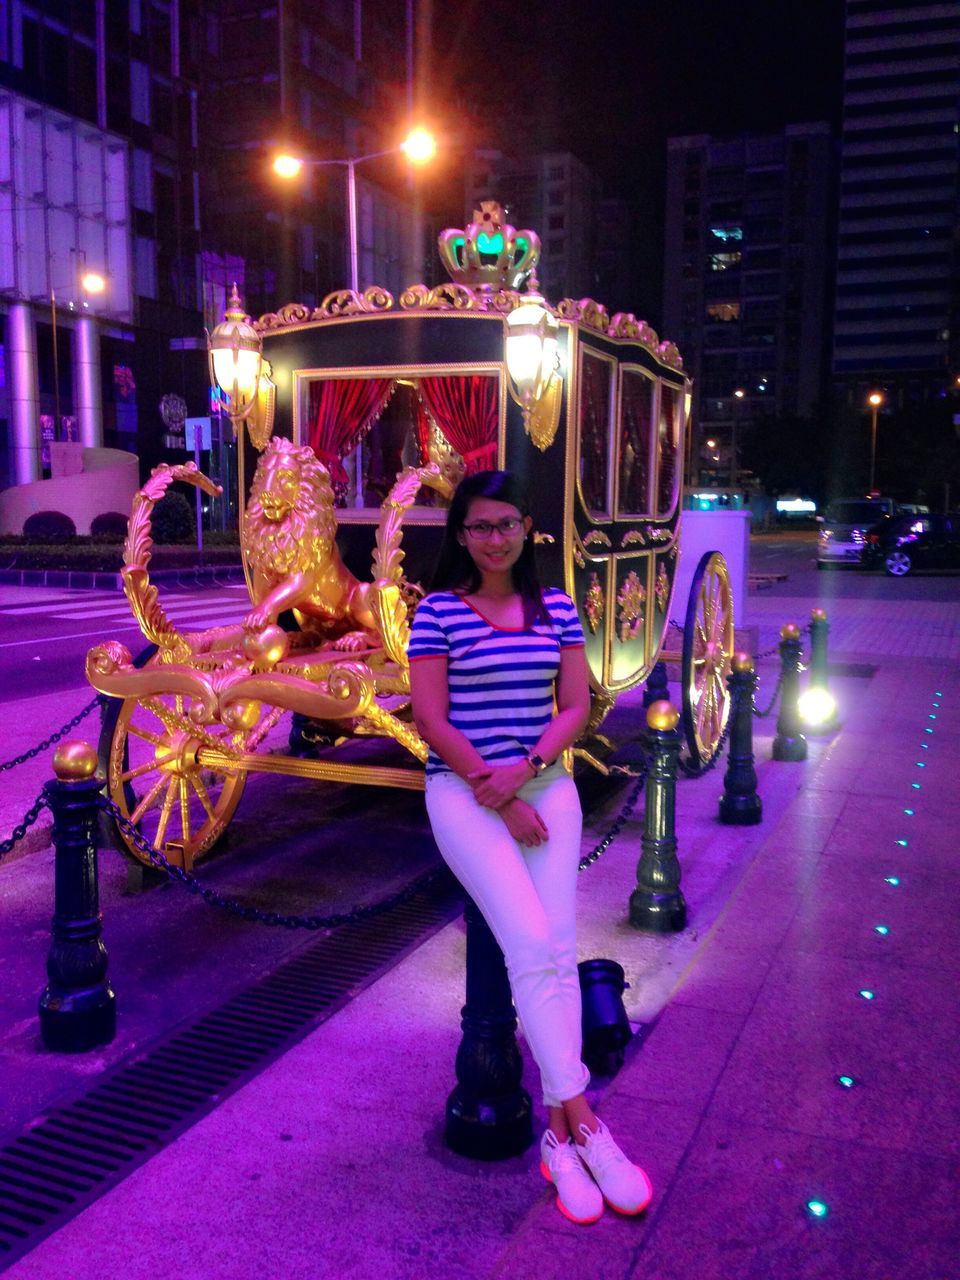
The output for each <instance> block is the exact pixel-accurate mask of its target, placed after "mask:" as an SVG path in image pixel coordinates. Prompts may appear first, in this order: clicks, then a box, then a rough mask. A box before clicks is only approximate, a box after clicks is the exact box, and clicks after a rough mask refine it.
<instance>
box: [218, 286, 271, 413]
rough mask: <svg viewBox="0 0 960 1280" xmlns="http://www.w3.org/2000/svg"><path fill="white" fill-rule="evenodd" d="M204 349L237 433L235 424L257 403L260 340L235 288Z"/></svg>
mask: <svg viewBox="0 0 960 1280" xmlns="http://www.w3.org/2000/svg"><path fill="white" fill-rule="evenodd" d="M207 347H208V350H209V353H210V381H211V383H212V384H213V387H214V389H215V390H216V391H218V392H219V393H220V395H221V396H222V398H223V400H224V403H225V405H226V409H227V413H228V415H229V417H230V421H231V422H232V423H233V430H234V434H236V431H237V424H238V422H242V421H243V420H244V418H247V417H248V416H249V415H250V413H251V412H252V410H253V408H254V405H255V404H256V403H257V392H258V390H259V387H260V374H261V371H262V368H263V340H262V338H261V337H260V334H259V333H257V331H256V329H255V328H254V327H253V325H252V324H250V322H249V321H248V320H247V317H246V312H245V311H244V309H243V304H242V303H241V301H240V295H239V293H237V286H236V285H234V286H233V288H232V289H231V291H230V298H229V301H228V302H227V309H226V311H225V312H224V313H223V320H222V321H221V322H220V324H218V325H217V327H216V328H215V329H214V331H213V333H211V334H210V336H209V339H208V341H207Z"/></svg>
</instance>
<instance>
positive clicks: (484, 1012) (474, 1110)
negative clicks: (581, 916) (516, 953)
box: [444, 898, 533, 1160]
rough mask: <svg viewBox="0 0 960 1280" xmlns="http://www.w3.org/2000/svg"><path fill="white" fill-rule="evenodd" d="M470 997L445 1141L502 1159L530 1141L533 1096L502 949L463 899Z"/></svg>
mask: <svg viewBox="0 0 960 1280" xmlns="http://www.w3.org/2000/svg"><path fill="white" fill-rule="evenodd" d="M463 917H464V920H465V921H466V925H467V1002H466V1004H465V1005H464V1006H463V1011H462V1017H461V1022H460V1026H461V1028H462V1029H463V1039H462V1040H461V1041H460V1047H459V1049H458V1050H457V1062H456V1074H457V1085H456V1088H455V1089H454V1090H453V1092H452V1093H451V1094H450V1097H449V1098H448V1099H447V1113H446V1128H445V1130H444V1140H445V1141H446V1144H447V1146H448V1147H450V1148H451V1150H453V1151H456V1152H458V1153H459V1154H460V1155H462V1156H471V1157H472V1158H473V1159H474V1160H504V1159H506V1158H507V1157H508V1156H516V1155H520V1153H521V1152H523V1151H526V1150H527V1148H528V1147H529V1146H530V1144H531V1143H532V1142H533V1119H532V1107H531V1104H530V1095H529V1093H527V1091H526V1089H524V1087H523V1084H522V1079H523V1061H522V1059H521V1057H520V1051H519V1049H518V1048H517V1038H516V1030H517V1015H516V1013H515V1011H514V1008H513V998H512V996H511V994H510V982H509V979H508V978H507V969H506V965H505V964H504V961H503V952H502V951H501V950H500V947H499V946H498V944H497V940H496V939H495V938H494V936H493V934H492V933H491V932H490V927H489V925H488V924H487V922H486V920H484V918H483V915H482V914H481V912H480V910H479V908H478V907H477V906H476V904H475V903H474V902H473V901H472V900H471V899H470V898H468V899H467V901H466V905H465V907H464V912H463Z"/></svg>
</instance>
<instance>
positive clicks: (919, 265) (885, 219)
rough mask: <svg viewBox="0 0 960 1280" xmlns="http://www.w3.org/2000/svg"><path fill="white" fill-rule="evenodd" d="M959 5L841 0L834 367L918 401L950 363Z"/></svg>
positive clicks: (957, 209)
mask: <svg viewBox="0 0 960 1280" xmlns="http://www.w3.org/2000/svg"><path fill="white" fill-rule="evenodd" d="M958 86H960V4H957V3H956V0H951V2H950V3H930V2H926V3H924V2H922V0H896V3H892V2H891V0H887V3H879V2H878V0H847V6H846V56H845V63H844V82H843V132H842V142H841V160H840V211H839V226H838V248H837V279H836V311H835V318H834V325H833V330H834V335H833V372H834V375H835V378H836V381H837V383H838V384H839V386H840V388H841V391H842V392H843V393H844V398H845V399H846V400H848V401H849V402H850V403H851V404H857V405H859V404H861V403H862V402H863V397H864V395H865V394H866V392H867V391H868V390H869V389H870V388H872V387H876V386H877V385H882V386H886V387H888V388H890V389H891V390H894V389H896V391H895V393H896V395H897V398H898V399H908V400H923V399H928V398H931V397H933V396H936V395H938V394H939V393H941V392H942V391H943V389H944V387H945V386H946V385H948V384H952V383H953V380H954V377H955V375H956V373H957V372H958V370H960V332H958V330H960V239H958V235H957V226H958V215H960V88H958Z"/></svg>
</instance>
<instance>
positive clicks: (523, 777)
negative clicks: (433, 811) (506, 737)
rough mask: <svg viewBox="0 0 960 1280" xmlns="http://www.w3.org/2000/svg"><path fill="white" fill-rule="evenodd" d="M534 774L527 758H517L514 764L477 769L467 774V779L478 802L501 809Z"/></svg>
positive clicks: (490, 807)
mask: <svg viewBox="0 0 960 1280" xmlns="http://www.w3.org/2000/svg"><path fill="white" fill-rule="evenodd" d="M532 776H533V775H532V774H531V772H530V766H529V765H528V764H527V762H526V760H517V761H514V763H513V764H500V765H487V767H486V768H485V769H477V770H475V771H474V772H473V773H468V774H467V781H468V782H469V783H470V786H471V787H472V788H473V794H474V795H475V796H476V798H477V803H478V804H482V805H485V806H486V808H488V809H501V808H503V806H504V805H505V804H506V803H507V801H508V800H512V799H513V798H514V796H515V795H516V794H517V792H518V791H519V790H520V788H521V787H522V786H523V784H524V783H525V782H529V781H530V779H531V777H532Z"/></svg>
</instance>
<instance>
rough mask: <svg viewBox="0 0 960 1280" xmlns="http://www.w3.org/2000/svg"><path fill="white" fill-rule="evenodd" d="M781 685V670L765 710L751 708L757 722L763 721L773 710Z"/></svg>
mask: <svg viewBox="0 0 960 1280" xmlns="http://www.w3.org/2000/svg"><path fill="white" fill-rule="evenodd" d="M782 684H783V671H782V670H781V671H780V672H779V673H778V675H777V683H776V684H775V685H774V687H773V695H772V696H771V698H770V701H769V703H768V704H767V707H766V709H765V710H763V711H758V710H757V708H756V707H754V708H753V714H754V715H755V716H756V717H757V719H758V720H765V719H766V718H767V716H768V715H769V714H770V712H771V711H772V710H773V708H774V707H775V706H776V705H777V698H779V696H780V686H781V685H782Z"/></svg>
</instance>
